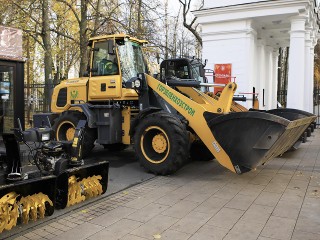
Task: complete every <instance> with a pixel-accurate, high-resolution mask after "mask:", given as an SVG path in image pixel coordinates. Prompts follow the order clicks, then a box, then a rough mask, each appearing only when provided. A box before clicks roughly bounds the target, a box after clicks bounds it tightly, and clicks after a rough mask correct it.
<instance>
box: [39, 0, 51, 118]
mask: <svg viewBox="0 0 320 240" xmlns="http://www.w3.org/2000/svg"><path fill="white" fill-rule="evenodd" d="M41 36H42V41H43V48H44V77H45V90H44V98H43V101H44V102H43V103H44V111H45V112H48V111H50V99H51V96H50V86H51V84H52V70H53V60H52V51H51V38H50V22H49V3H48V0H42V35H41Z"/></svg>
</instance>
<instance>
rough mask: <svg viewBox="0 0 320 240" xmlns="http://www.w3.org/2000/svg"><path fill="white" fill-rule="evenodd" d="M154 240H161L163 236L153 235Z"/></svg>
mask: <svg viewBox="0 0 320 240" xmlns="http://www.w3.org/2000/svg"><path fill="white" fill-rule="evenodd" d="M153 238H154V239H160V238H161V235H160V234H155V235H153Z"/></svg>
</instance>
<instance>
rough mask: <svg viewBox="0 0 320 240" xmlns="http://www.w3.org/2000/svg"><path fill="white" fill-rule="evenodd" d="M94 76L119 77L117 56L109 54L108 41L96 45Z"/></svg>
mask: <svg viewBox="0 0 320 240" xmlns="http://www.w3.org/2000/svg"><path fill="white" fill-rule="evenodd" d="M92 65H93V66H92V69H93V71H92V76H109V75H118V74H119V68H118V61H117V57H116V55H115V54H113V55H111V54H109V53H108V41H104V42H96V43H95V44H94V53H93V63H92Z"/></svg>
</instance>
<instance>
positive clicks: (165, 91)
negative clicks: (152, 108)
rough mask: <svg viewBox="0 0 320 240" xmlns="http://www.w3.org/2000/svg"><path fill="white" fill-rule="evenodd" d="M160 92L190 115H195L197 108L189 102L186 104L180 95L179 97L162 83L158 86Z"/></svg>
mask: <svg viewBox="0 0 320 240" xmlns="http://www.w3.org/2000/svg"><path fill="white" fill-rule="evenodd" d="M157 89H158V90H159V92H160V93H162V94H163V95H165V96H166V97H168V98H169V99H170V100H171V101H172V102H174V103H175V104H176V105H177V106H179V107H180V108H182V109H184V110H185V111H186V112H188V114H189V115H190V116H193V115H194V113H195V112H196V110H195V109H193V108H192V107H190V106H189V105H188V104H186V103H185V102H184V101H183V100H181V99H180V98H179V97H177V96H176V95H175V94H174V93H172V92H170V90H168V89H167V88H165V87H164V86H162V85H161V84H160V83H159V85H158V87H157Z"/></svg>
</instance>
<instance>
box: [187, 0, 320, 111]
mask: <svg viewBox="0 0 320 240" xmlns="http://www.w3.org/2000/svg"><path fill="white" fill-rule="evenodd" d="M193 13H194V15H195V16H196V17H197V21H198V23H199V24H200V25H201V26H202V40H203V53H202V58H203V59H208V63H207V67H208V68H214V65H215V64H232V76H234V77H236V83H237V84H238V89H237V92H236V94H241V93H250V92H253V88H255V91H256V92H257V93H258V94H259V95H258V98H259V102H260V109H266V110H268V109H272V108H276V107H277V75H278V52H279V48H280V47H287V46H288V47H290V50H289V69H288V89H287V90H288V91H287V107H288V108H297V109H301V110H305V111H308V112H313V70H314V47H315V45H316V43H317V40H318V37H319V34H318V32H319V15H318V7H317V3H316V0H220V1H213V0H205V4H204V7H203V9H202V10H199V11H195V12H193ZM247 97H248V98H250V96H247ZM244 105H246V106H247V107H248V108H250V107H251V106H252V103H250V102H247V103H245V104H244Z"/></svg>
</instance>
